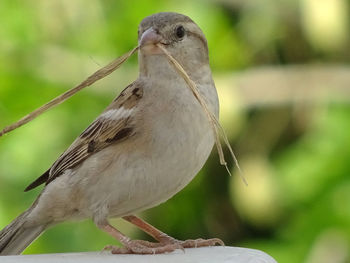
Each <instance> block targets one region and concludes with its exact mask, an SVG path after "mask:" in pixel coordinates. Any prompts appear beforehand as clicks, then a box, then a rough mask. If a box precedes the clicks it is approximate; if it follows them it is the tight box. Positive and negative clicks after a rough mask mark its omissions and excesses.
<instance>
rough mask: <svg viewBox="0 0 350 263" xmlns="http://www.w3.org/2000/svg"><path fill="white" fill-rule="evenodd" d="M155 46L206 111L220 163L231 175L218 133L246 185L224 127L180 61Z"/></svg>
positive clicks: (160, 46)
mask: <svg viewBox="0 0 350 263" xmlns="http://www.w3.org/2000/svg"><path fill="white" fill-rule="evenodd" d="M157 46H158V47H159V48H160V49H161V50H162V51H163V52H164V54H165V55H166V56H167V58H168V59H169V61H170V62H171V63H172V64H173V65H174V67H175V68H176V70H177V71H178V72H179V73H180V75H181V76H182V77H183V78H184V80H185V81H186V83H187V85H188V87H189V88H190V89H191V91H192V93H193V95H194V96H195V98H196V99H197V100H198V102H199V103H200V105H201V106H202V108H203V110H204V112H205V113H206V115H207V117H208V120H209V122H210V124H211V127H212V129H213V132H214V134H215V144H216V148H217V150H218V154H219V157H220V164H221V165H224V166H225V168H226V170H227V172H228V173H229V174H230V175H231V172H230V170H229V169H228V167H227V163H226V161H225V156H224V152H223V150H222V146H221V142H220V134H221V136H222V138H223V139H224V142H225V144H226V146H227V148H228V149H229V150H230V153H231V156H232V158H233V160H234V161H235V164H236V166H237V169H238V170H239V174H240V176H241V178H242V180H243V182H244V183H245V184H246V185H248V183H247V180H246V179H245V177H244V176H243V173H242V170H241V168H240V166H239V164H238V160H237V158H236V156H235V154H234V152H233V150H232V147H231V145H230V142H229V141H228V138H227V136H226V133H225V131H224V129H223V128H222V126H221V125H220V123H219V121H218V119H217V118H216V116H215V115H214V114H213V113H212V112H211V111H210V110H209V108H208V106H207V104H206V102H205V100H204V99H203V97H202V96H201V94H200V93H199V91H198V88H197V86H196V83H194V81H193V80H191V78H190V77H189V76H188V74H187V73H186V71H185V70H184V68H183V67H182V66H181V65H180V63H179V62H177V60H176V59H175V58H174V57H173V56H172V55H171V54H170V53H169V52H168V51H167V50H166V49H165V48H164V46H163V45H162V44H157Z"/></svg>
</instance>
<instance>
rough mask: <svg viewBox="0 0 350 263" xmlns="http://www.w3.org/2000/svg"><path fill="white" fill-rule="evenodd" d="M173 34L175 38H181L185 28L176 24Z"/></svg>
mask: <svg viewBox="0 0 350 263" xmlns="http://www.w3.org/2000/svg"><path fill="white" fill-rule="evenodd" d="M175 34H176V36H177V38H179V39H181V38H183V37H184V36H185V28H184V27H183V26H178V27H177V28H176V29H175Z"/></svg>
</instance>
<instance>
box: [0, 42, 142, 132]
mask: <svg viewBox="0 0 350 263" xmlns="http://www.w3.org/2000/svg"><path fill="white" fill-rule="evenodd" d="M138 48H139V47H138V46H137V47H135V48H133V49H132V50H130V51H129V52H128V53H125V54H124V55H122V56H120V57H119V58H117V59H115V60H114V61H112V62H111V63H109V64H108V65H106V66H105V67H103V68H101V69H99V70H97V71H96V72H95V73H94V74H92V75H91V76H89V77H88V78H87V79H86V80H84V81H83V82H81V83H80V84H79V85H78V86H76V87H74V88H72V89H70V90H68V91H66V92H65V93H63V94H61V95H60V96H58V97H56V98H54V99H53V100H51V101H49V102H48V103H46V104H44V105H43V106H41V107H40V108H37V109H36V110H34V111H33V112H31V113H29V114H28V115H26V116H24V117H23V118H22V119H20V120H18V121H17V122H15V123H13V124H11V125H9V126H6V127H5V128H4V129H3V130H2V131H0V137H1V136H3V135H4V134H6V133H9V132H11V131H13V130H15V129H17V128H19V127H21V126H22V125H24V124H26V123H28V122H30V121H31V120H33V119H35V118H36V117H38V116H39V115H41V114H43V113H44V112H46V111H47V110H49V109H51V108H52V107H54V106H56V105H58V104H61V103H62V102H64V101H66V100H67V99H69V98H70V97H72V96H73V95H74V94H75V93H77V92H78V91H80V90H82V89H83V88H85V87H88V86H90V85H92V84H93V83H95V82H96V81H98V80H100V79H102V78H104V77H106V76H108V75H109V74H111V73H112V72H113V71H115V70H116V69H117V68H119V67H120V66H121V65H122V64H123V63H124V62H125V61H126V60H128V58H129V57H130V56H131V55H132V54H134V53H135V52H136V51H137V50H138Z"/></svg>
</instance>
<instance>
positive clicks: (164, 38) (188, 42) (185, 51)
mask: <svg viewBox="0 0 350 263" xmlns="http://www.w3.org/2000/svg"><path fill="white" fill-rule="evenodd" d="M138 41H139V45H140V55H139V60H140V66H141V67H146V69H145V70H146V71H147V68H148V67H149V66H150V65H148V64H150V63H151V64H152V65H153V64H154V63H157V62H155V61H156V60H158V61H159V59H160V58H161V57H164V58H162V59H166V57H165V55H164V54H163V52H162V50H161V49H160V48H158V47H157V46H156V45H157V44H158V43H160V44H162V45H163V46H164V47H165V48H166V49H167V51H168V52H169V53H170V54H171V55H172V56H173V57H174V58H175V59H176V60H177V61H178V62H179V63H180V64H181V65H182V66H183V67H184V68H185V70H186V71H187V70H191V71H193V69H195V68H200V67H201V66H203V65H208V66H209V61H208V60H209V59H208V44H207V40H206V38H205V36H204V34H203V32H202V30H201V29H200V28H199V27H198V26H197V24H196V23H194V22H193V21H192V19H190V18H189V17H187V16H185V15H182V14H178V13H170V12H164V13H157V14H154V15H151V16H148V17H146V18H145V19H143V20H142V22H141V23H140V26H139V30H138Z"/></svg>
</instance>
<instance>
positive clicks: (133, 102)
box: [25, 82, 143, 191]
mask: <svg viewBox="0 0 350 263" xmlns="http://www.w3.org/2000/svg"><path fill="white" fill-rule="evenodd" d="M142 95H143V89H142V85H141V84H140V83H138V82H134V83H132V84H131V85H129V86H128V87H126V88H125V89H124V90H123V91H122V92H121V94H120V95H119V96H118V97H117V98H116V99H115V100H114V101H113V102H112V103H111V104H110V105H109V106H108V107H107V108H106V110H105V111H104V112H103V113H102V114H101V115H100V116H99V117H98V118H97V119H96V120H95V121H94V122H93V123H91V124H90V126H89V127H87V128H86V129H85V130H84V131H83V132H82V133H81V134H80V136H79V137H78V138H77V139H76V140H75V141H74V142H73V143H72V145H71V146H70V147H69V148H68V149H67V150H66V151H65V152H64V153H63V154H62V155H61V156H60V157H59V158H58V159H57V160H56V162H54V164H53V165H52V166H51V168H50V169H49V170H47V171H46V172H45V173H44V174H43V175H42V176H40V177H39V178H38V179H36V180H35V181H34V182H33V183H31V184H30V185H29V186H28V187H27V188H26V189H25V191H29V190H31V189H33V188H35V187H37V186H38V185H40V184H43V183H46V184H48V183H50V182H51V181H53V180H54V179H55V178H57V177H58V176H60V175H61V174H62V173H63V172H64V171H65V170H67V169H71V168H73V167H75V166H77V165H78V164H80V163H82V162H83V161H84V160H86V159H87V158H88V157H89V156H91V155H92V154H94V153H96V152H98V151H101V150H102V149H104V148H106V147H108V146H110V145H112V144H115V143H118V142H120V141H122V140H125V139H127V138H129V137H130V136H132V135H133V134H134V127H133V114H132V112H133V111H134V109H135V107H136V106H137V104H138V102H139V101H140V99H141V98H142Z"/></svg>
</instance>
